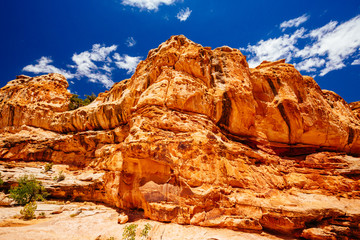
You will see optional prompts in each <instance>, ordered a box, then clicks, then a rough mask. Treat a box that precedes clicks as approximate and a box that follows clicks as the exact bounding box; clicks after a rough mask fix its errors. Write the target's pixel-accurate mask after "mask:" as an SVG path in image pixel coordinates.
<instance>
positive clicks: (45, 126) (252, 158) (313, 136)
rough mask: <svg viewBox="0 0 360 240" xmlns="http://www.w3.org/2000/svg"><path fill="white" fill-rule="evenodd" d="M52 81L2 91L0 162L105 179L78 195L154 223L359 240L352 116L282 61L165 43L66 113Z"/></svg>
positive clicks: (359, 165) (358, 140) (62, 84)
mask: <svg viewBox="0 0 360 240" xmlns="http://www.w3.org/2000/svg"><path fill="white" fill-rule="evenodd" d="M67 86H68V84H67V82H66V79H65V78H64V77H63V76H61V75H59V74H49V75H45V76H39V77H34V78H30V77H27V76H18V77H17V79H16V80H13V81H10V82H9V83H8V84H7V85H6V86H5V87H3V88H2V89H0V127H1V129H0V158H1V159H3V160H4V161H11V160H16V161H51V162H54V163H64V164H69V165H71V166H73V168H78V169H83V168H92V169H94V170H96V171H102V172H104V173H105V174H104V175H103V177H102V180H101V181H102V183H103V184H102V185H101V187H99V184H97V185H96V186H97V187H96V188H94V189H92V190H91V191H90V190H89V189H87V190H86V191H87V194H86V195H84V194H80V193H79V191H80V190H76V191H75V190H74V192H73V197H79V196H80V197H82V198H84V199H87V200H88V199H92V200H94V201H102V202H105V203H108V204H110V205H113V206H116V207H120V208H141V209H143V210H144V213H145V216H146V217H149V218H150V219H153V220H158V221H164V222H176V223H180V224H192V225H199V226H210V227H226V228H231V229H237V230H252V231H263V230H272V231H278V232H282V233H286V234H292V235H295V236H302V237H304V238H307V239H334V238H336V237H338V238H341V237H344V238H346V237H347V238H349V239H351V238H360V224H359V223H360V159H359V158H358V157H357V156H358V155H359V154H360V120H359V117H358V116H359V115H358V107H357V104H356V103H355V104H352V105H351V107H350V106H349V105H348V104H347V103H346V102H345V101H344V100H343V99H342V98H341V97H340V96H338V95H337V94H335V93H334V92H331V91H326V90H321V89H320V87H319V86H318V85H317V83H316V82H315V81H314V80H313V79H312V78H311V77H308V76H302V75H301V74H300V73H299V72H298V71H297V70H296V69H295V68H294V67H293V66H292V65H290V64H286V63H285V61H284V60H279V61H276V62H263V63H262V64H261V65H260V66H258V67H256V68H254V69H249V67H248V64H247V62H246V58H245V56H244V55H242V53H241V52H240V51H239V50H237V49H232V48H229V47H220V48H216V49H214V50H211V48H209V47H202V46H201V45H199V44H196V43H194V42H192V41H190V40H188V39H187V38H185V37H184V36H173V37H171V38H170V39H169V40H168V41H166V42H165V43H163V44H161V45H160V46H159V47H158V48H157V49H154V50H151V51H150V52H149V54H148V57H147V59H146V60H144V61H142V62H141V63H140V64H139V65H138V67H137V69H136V72H135V74H134V75H133V76H132V77H131V79H127V80H124V81H121V82H119V83H116V84H115V85H114V86H113V87H112V88H111V89H110V90H109V91H107V92H105V93H101V94H99V96H98V97H97V99H96V100H95V101H94V102H93V103H91V104H90V105H88V106H85V107H81V108H79V109H76V110H73V111H67V106H68V104H69V99H70V94H69V93H68V92H67V90H66V88H67Z"/></svg>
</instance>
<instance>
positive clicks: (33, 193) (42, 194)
mask: <svg viewBox="0 0 360 240" xmlns="http://www.w3.org/2000/svg"><path fill="white" fill-rule="evenodd" d="M47 196H48V193H47V192H46V189H45V188H44V187H43V186H42V185H41V182H40V181H38V180H36V179H35V177H34V175H31V176H28V175H24V176H22V177H20V178H19V180H18V186H16V187H14V188H11V189H10V197H11V198H12V199H14V200H15V201H16V202H17V203H18V204H21V205H25V204H27V203H30V202H32V201H43V200H44V198H46V197H47Z"/></svg>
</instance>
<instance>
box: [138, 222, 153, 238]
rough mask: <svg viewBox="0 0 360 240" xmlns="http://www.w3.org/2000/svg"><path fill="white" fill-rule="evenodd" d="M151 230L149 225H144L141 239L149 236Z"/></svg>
mask: <svg viewBox="0 0 360 240" xmlns="http://www.w3.org/2000/svg"><path fill="white" fill-rule="evenodd" d="M151 228H152V226H151V225H150V224H149V223H147V224H145V226H144V229H143V230H142V231H141V234H140V236H141V237H144V238H147V236H148V235H149V231H150V230H151Z"/></svg>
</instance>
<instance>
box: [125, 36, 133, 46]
mask: <svg viewBox="0 0 360 240" xmlns="http://www.w3.org/2000/svg"><path fill="white" fill-rule="evenodd" d="M125 44H126V46H128V47H133V46H135V44H136V41H135V39H134V38H133V37H128V38H127V39H126V43H125Z"/></svg>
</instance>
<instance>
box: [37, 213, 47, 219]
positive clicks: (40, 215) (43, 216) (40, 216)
mask: <svg viewBox="0 0 360 240" xmlns="http://www.w3.org/2000/svg"><path fill="white" fill-rule="evenodd" d="M38 218H46V216H45V213H44V212H41V213H39V216H38Z"/></svg>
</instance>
